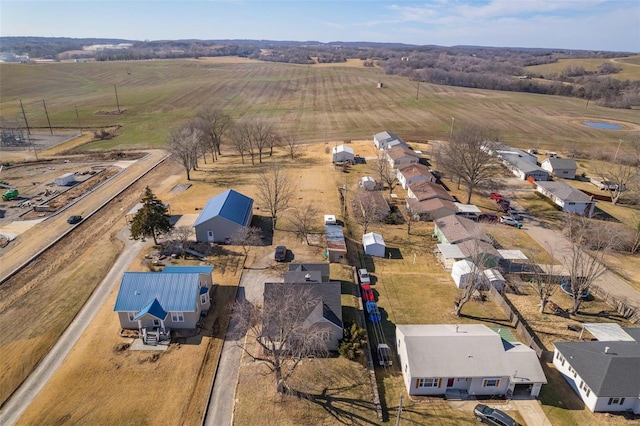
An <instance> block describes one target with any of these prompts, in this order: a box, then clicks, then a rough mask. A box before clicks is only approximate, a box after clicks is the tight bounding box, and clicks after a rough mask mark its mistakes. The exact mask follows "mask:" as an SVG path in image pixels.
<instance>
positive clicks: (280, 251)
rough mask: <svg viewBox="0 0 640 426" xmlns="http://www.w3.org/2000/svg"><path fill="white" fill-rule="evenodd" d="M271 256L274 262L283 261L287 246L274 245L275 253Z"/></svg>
mask: <svg viewBox="0 0 640 426" xmlns="http://www.w3.org/2000/svg"><path fill="white" fill-rule="evenodd" d="M273 258H274V259H275V260H276V262H284V261H285V260H286V259H287V248H286V247H285V246H278V247H276V253H275V255H274V256H273Z"/></svg>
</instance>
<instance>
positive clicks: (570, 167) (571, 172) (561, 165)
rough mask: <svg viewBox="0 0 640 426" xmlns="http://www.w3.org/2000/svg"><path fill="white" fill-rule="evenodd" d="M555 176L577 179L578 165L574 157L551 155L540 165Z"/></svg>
mask: <svg viewBox="0 0 640 426" xmlns="http://www.w3.org/2000/svg"><path fill="white" fill-rule="evenodd" d="M540 167H542V168H543V169H545V170H546V171H548V172H549V173H551V174H552V175H553V176H555V177H560V178H564V179H575V178H576V172H577V171H578V165H577V164H576V160H574V159H573V158H558V157H549V158H547V159H545V160H544V161H543V162H542V164H541V165H540Z"/></svg>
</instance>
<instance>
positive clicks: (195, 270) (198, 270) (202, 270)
mask: <svg viewBox="0 0 640 426" xmlns="http://www.w3.org/2000/svg"><path fill="white" fill-rule="evenodd" d="M162 272H164V273H170V274H205V275H211V273H212V272H213V266H188V265H169V266H165V267H164V269H163V270H162Z"/></svg>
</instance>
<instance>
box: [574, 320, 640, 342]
mask: <svg viewBox="0 0 640 426" xmlns="http://www.w3.org/2000/svg"><path fill="white" fill-rule="evenodd" d="M582 327H583V328H584V329H585V330H587V331H588V332H589V333H591V334H592V335H593V337H595V338H596V339H598V340H599V341H601V342H635V341H636V339H634V338H633V337H631V336H630V335H629V333H627V332H626V331H624V329H623V328H622V327H620V325H619V324H616V323H614V322H607V323H585V324H582Z"/></svg>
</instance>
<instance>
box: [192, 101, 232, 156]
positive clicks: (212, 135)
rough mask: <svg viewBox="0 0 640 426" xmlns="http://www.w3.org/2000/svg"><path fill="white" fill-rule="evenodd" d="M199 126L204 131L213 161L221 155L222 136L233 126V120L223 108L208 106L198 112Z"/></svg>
mask: <svg viewBox="0 0 640 426" xmlns="http://www.w3.org/2000/svg"><path fill="white" fill-rule="evenodd" d="M196 118H197V122H196V123H197V127H198V129H200V131H201V132H202V138H203V140H204V145H205V146H206V147H207V149H208V150H209V151H210V152H211V158H212V159H213V161H215V160H216V159H217V156H218V155H220V145H221V144H222V138H223V136H224V135H225V133H227V131H228V130H229V129H230V128H231V127H232V125H233V120H232V119H231V117H230V116H229V115H227V114H225V113H224V112H223V111H222V110H220V109H216V108H212V107H208V108H204V109H202V110H200V111H199V112H198V115H197V116H196Z"/></svg>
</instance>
